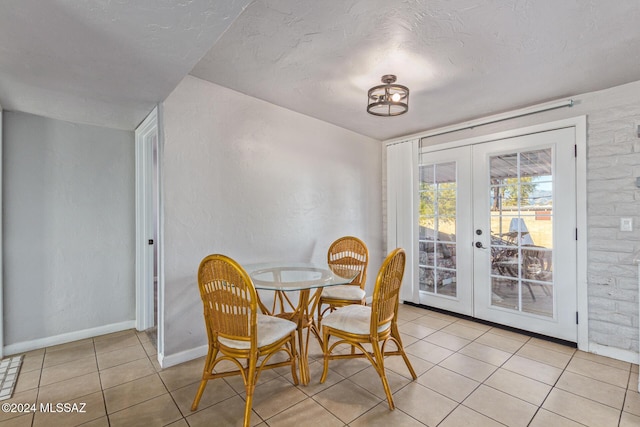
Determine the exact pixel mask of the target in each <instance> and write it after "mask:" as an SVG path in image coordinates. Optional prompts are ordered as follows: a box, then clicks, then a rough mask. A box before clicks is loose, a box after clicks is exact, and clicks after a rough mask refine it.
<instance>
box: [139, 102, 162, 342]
mask: <svg viewBox="0 0 640 427" xmlns="http://www.w3.org/2000/svg"><path fill="white" fill-rule="evenodd" d="M157 135H158V109H157V107H156V108H154V109H153V110H152V111H151V113H149V115H148V116H147V117H146V118H145V119H144V121H143V122H142V123H141V124H140V125H139V126H138V127H137V128H136V131H135V156H136V160H135V162H136V172H135V178H136V185H135V190H136V196H135V198H136V201H135V203H136V329H138V330H139V331H144V330H145V329H149V328H151V327H153V325H154V323H155V319H154V301H153V300H154V296H153V290H152V289H150V288H151V287H150V286H149V283H153V274H152V273H150V271H152V270H153V245H149V244H148V243H147V241H148V240H149V239H153V238H154V236H153V234H151V235H149V231H148V230H149V228H150V227H149V225H150V224H149V217H150V216H151V215H153V214H154V213H153V207H152V205H153V202H152V201H153V194H152V193H151V192H152V191H153V183H151V182H149V176H150V174H151V173H152V171H153V151H152V149H153V147H152V146H151V144H150V141H152V139H151V138H153V137H154V136H156V138H157ZM150 210H151V212H150Z"/></svg>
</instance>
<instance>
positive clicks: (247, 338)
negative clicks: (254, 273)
mask: <svg viewBox="0 0 640 427" xmlns="http://www.w3.org/2000/svg"><path fill="white" fill-rule="evenodd" d="M198 286H199V288H200V296H201V297H202V303H203V306H204V321H205V325H206V329H207V336H208V339H209V352H208V354H207V358H206V360H205V363H204V370H203V373H202V380H201V381H200V387H199V388H198V392H197V393H196V396H195V398H194V400H193V404H192V405H191V410H192V411H195V410H196V409H198V404H199V403H200V398H201V397H202V394H203V392H204V389H205V387H206V386H207V381H209V380H212V379H215V378H221V377H226V376H230V375H241V376H242V379H243V381H244V384H245V388H246V391H247V398H246V404H245V412H244V426H248V425H249V420H250V417H251V405H252V399H253V392H254V389H255V385H256V382H257V380H258V377H259V376H260V372H262V370H263V369H271V368H277V367H281V366H287V365H289V366H291V376H292V377H293V382H294V384H296V385H297V384H298V377H297V375H296V358H297V357H298V356H297V353H296V347H295V342H296V340H295V337H296V335H295V334H296V324H295V323H293V322H290V321H288V320H286V319H280V318H277V317H273V316H266V315H263V314H259V313H258V297H257V293H256V289H255V287H254V285H253V282H252V281H251V279H250V277H249V275H248V274H247V273H246V271H245V270H244V269H243V268H242V267H241V266H240V265H239V264H238V263H237V262H235V261H234V260H232V259H231V258H228V257H226V256H224V255H209V256H207V257H205V258H204V259H203V260H202V262H201V263H200V268H199V269H198ZM281 351H282V352H285V353H286V354H287V355H288V358H287V360H285V361H280V362H278V363H271V364H267V362H268V361H269V360H270V359H271V356H273V355H275V354H276V353H278V352H281ZM260 358H263V359H262V360H261V361H260V363H259V364H258V359H260ZM222 360H226V361H231V362H233V363H234V364H235V365H236V366H237V367H238V369H237V370H233V371H224V372H216V371H214V369H215V367H216V365H217V364H218V362H220V361H222ZM243 361H244V362H245V364H244V365H243V364H242V362H243Z"/></svg>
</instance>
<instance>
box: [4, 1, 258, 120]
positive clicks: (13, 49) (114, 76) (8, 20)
mask: <svg viewBox="0 0 640 427" xmlns="http://www.w3.org/2000/svg"><path fill="white" fill-rule="evenodd" d="M249 2H250V0H239V1H216V0H210V1H189V0H163V1H158V0H117V1H115V0H114V1H109V0H1V1H0V105H2V107H3V108H4V109H6V110H14V111H23V112H28V113H32V114H38V115H42V116H46V117H52V118H56V119H61V120H68V121H73V122H79V123H89V124H96V125H101V126H108V127H114V128H119V129H135V127H136V126H137V125H138V124H139V123H140V122H141V121H142V120H143V119H144V118H145V116H146V115H147V114H148V113H149V112H150V111H151V109H152V108H153V106H154V105H155V104H156V103H158V102H161V101H162V100H164V99H165V98H166V97H167V96H168V95H169V94H170V93H171V91H172V90H173V89H174V88H175V87H176V86H177V84H178V83H179V82H180V81H181V80H182V79H183V78H184V76H185V75H187V74H188V73H189V71H190V70H191V68H193V66H194V65H195V64H196V63H197V62H198V60H200V58H202V56H203V55H204V54H205V53H206V52H207V51H208V50H209V48H210V47H211V46H212V45H213V44H214V43H215V42H216V40H217V39H218V38H219V37H220V35H221V34H222V33H223V32H224V31H225V30H226V29H227V27H228V26H229V25H231V23H232V22H233V20H234V19H235V18H236V17H237V16H238V15H239V14H240V13H241V12H242V10H243V9H244V7H246V5H247V4H248V3H249Z"/></svg>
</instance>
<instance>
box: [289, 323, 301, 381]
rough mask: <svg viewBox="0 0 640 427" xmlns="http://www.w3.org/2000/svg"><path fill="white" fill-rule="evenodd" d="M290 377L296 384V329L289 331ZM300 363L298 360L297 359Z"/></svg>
mask: <svg viewBox="0 0 640 427" xmlns="http://www.w3.org/2000/svg"><path fill="white" fill-rule="evenodd" d="M290 348H291V378H293V384H294V385H298V374H297V373H296V359H298V353H297V351H296V331H293V332H291V343H290ZM298 363H300V360H298Z"/></svg>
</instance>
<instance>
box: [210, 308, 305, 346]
mask: <svg viewBox="0 0 640 427" xmlns="http://www.w3.org/2000/svg"><path fill="white" fill-rule="evenodd" d="M296 328H297V325H296V324H295V323H293V322H292V321H290V320H287V319H281V318H279V317H275V316H267V315H265V314H258V348H260V347H264V346H265V345H269V344H273V343H274V342H276V341H278V340H281V339H282V338H284V337H286V336H287V335H289V334H290V333H291V332H293V331H294V330H296ZM218 340H219V341H220V343H221V344H223V345H225V346H227V347H231V348H237V349H241V350H246V349H249V348H250V347H251V343H250V342H249V341H240V340H232V339H229V338H224V337H219V338H218Z"/></svg>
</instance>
